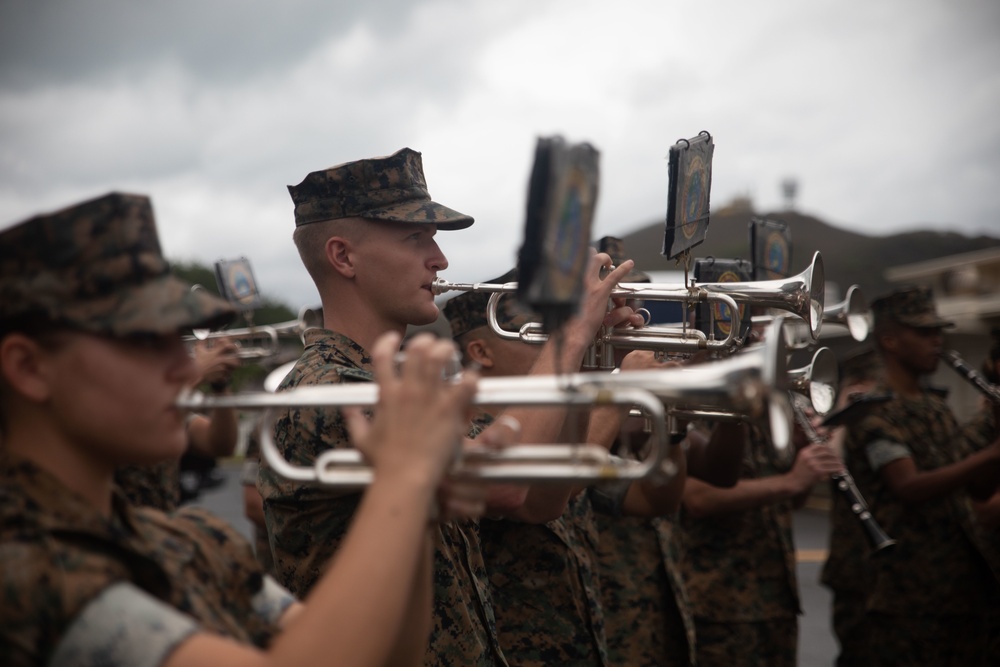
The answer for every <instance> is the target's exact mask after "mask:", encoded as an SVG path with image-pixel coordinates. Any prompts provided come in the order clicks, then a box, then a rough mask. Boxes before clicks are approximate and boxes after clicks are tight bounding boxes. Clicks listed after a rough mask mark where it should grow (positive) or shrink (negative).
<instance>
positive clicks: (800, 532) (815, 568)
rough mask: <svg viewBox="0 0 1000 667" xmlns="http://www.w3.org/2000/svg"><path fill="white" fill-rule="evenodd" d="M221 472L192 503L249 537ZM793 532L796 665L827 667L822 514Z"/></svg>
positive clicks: (804, 517) (235, 483)
mask: <svg viewBox="0 0 1000 667" xmlns="http://www.w3.org/2000/svg"><path fill="white" fill-rule="evenodd" d="M222 469H223V470H224V471H225V472H226V481H225V483H224V484H222V485H221V486H219V487H217V488H215V489H212V490H210V491H207V492H206V493H204V494H202V496H201V497H200V498H199V499H198V500H197V503H196V504H198V505H202V506H204V507H207V508H209V509H210V510H212V511H213V512H215V513H216V514H218V515H219V516H221V517H223V518H224V519H226V520H227V521H229V522H230V523H232V524H233V526H235V527H236V529H237V530H239V531H240V532H242V533H243V534H244V535H246V536H248V537H249V535H250V524H249V522H248V521H247V520H246V519H245V518H244V516H243V505H242V503H243V498H242V492H241V490H240V487H239V467H238V464H236V463H225V464H223V465H222ZM818 505H821V503H819V504H818ZM794 530H795V543H796V546H797V548H798V577H799V590H800V593H801V597H802V608H803V611H804V615H803V616H802V618H801V619H800V621H799V665H800V666H801V667H828V666H829V665H832V664H833V658H834V656H835V655H836V651H837V644H836V641H835V640H834V638H833V633H832V631H831V629H830V594H829V592H828V591H827V589H825V588H823V587H822V586H820V584H819V571H820V568H821V567H822V565H823V560H824V559H825V558H826V548H827V530H828V523H827V513H826V511H825V510H823V509H818V508H805V509H802V510H799V511H798V512H796V514H795V525H794Z"/></svg>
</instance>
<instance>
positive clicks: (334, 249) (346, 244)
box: [323, 236, 355, 278]
mask: <svg viewBox="0 0 1000 667" xmlns="http://www.w3.org/2000/svg"><path fill="white" fill-rule="evenodd" d="M323 249H324V251H325V253H326V261H327V262H329V264H330V266H332V267H333V270H334V271H336V272H337V273H339V274H340V275H342V276H344V277H345V278H353V277H354V274H355V269H354V259H353V257H352V254H351V253H352V251H353V247H352V246H351V242H350V241H349V240H347V239H345V238H344V237H343V236H331V237H330V238H328V239H327V240H326V244H325V245H324V247H323Z"/></svg>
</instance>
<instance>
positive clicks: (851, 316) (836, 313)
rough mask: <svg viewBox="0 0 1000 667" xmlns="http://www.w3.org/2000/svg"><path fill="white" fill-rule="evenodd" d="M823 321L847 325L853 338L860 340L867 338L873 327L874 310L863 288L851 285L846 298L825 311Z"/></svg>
mask: <svg viewBox="0 0 1000 667" xmlns="http://www.w3.org/2000/svg"><path fill="white" fill-rule="evenodd" d="M823 321H825V322H828V323H830V324H841V325H844V326H846V327H847V330H848V332H850V334H851V338H853V339H854V340H856V341H858V342H861V341H864V340H867V338H868V334H869V333H871V329H872V311H871V308H870V307H869V305H868V301H867V299H865V295H864V293H863V292H862V291H861V288H860V287H858V286H857V285H851V286H850V288H848V290H847V295H846V296H845V297H844V300H843V301H841V302H840V303H838V304H835V305H833V306H831V307H830V308H829V309H827V311H826V312H824V313H823Z"/></svg>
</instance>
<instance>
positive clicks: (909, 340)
mask: <svg viewBox="0 0 1000 667" xmlns="http://www.w3.org/2000/svg"><path fill="white" fill-rule="evenodd" d="M895 338H896V340H897V349H898V352H897V354H898V356H899V359H900V361H901V362H902V363H903V364H904V365H905V366H907V367H908V368H910V369H911V370H913V371H914V372H916V373H919V374H922V375H923V374H928V373H933V372H934V370H935V369H936V368H937V365H938V362H939V361H940V360H941V351H942V350H943V349H944V332H943V330H941V329H938V328H919V329H918V328H916V327H900V328H899V330H898V331H897V332H896V333H895Z"/></svg>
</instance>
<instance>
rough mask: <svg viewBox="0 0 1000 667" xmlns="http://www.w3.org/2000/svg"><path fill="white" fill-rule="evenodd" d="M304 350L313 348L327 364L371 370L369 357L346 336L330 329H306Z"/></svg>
mask: <svg viewBox="0 0 1000 667" xmlns="http://www.w3.org/2000/svg"><path fill="white" fill-rule="evenodd" d="M304 342H305V348H306V350H309V349H310V348H313V349H315V350H316V352H317V353H319V355H320V356H321V357H322V358H323V361H324V362H326V363H329V364H336V365H340V366H350V367H354V368H361V369H365V370H371V367H372V358H371V355H370V354H368V352H367V351H366V350H365V348H363V347H361V345H359V344H358V343H356V342H354V341H353V340H351V339H350V338H348V337H347V336H345V335H343V334H340V333H337V332H336V331H331V330H330V329H308V330H306V333H305V336H304Z"/></svg>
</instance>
